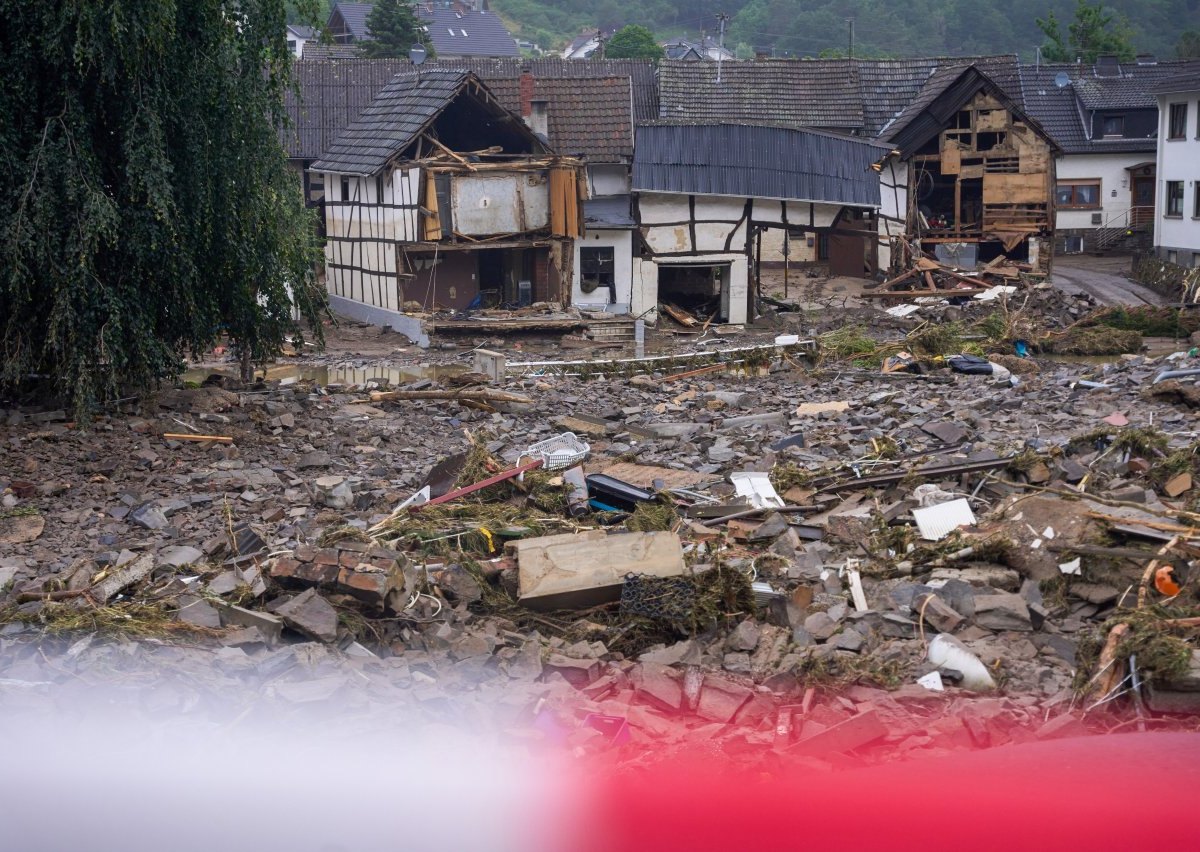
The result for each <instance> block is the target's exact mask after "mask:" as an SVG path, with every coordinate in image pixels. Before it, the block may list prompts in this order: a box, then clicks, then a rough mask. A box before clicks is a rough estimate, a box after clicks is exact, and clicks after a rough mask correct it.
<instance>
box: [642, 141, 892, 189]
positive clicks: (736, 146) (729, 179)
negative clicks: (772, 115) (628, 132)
mask: <svg viewBox="0 0 1200 852" xmlns="http://www.w3.org/2000/svg"><path fill="white" fill-rule="evenodd" d="M888 150H889V148H888V146H887V145H880V144H879V143H876V142H871V141H868V140H866V139H859V138H854V137H850V136H838V135H835V134H832V133H820V132H817V131H813V130H801V129H799V128H795V127H781V126H777V125H776V126H769V125H754V124H741V123H725V124H672V123H667V122H661V123H655V124H645V125H639V126H638V128H637V144H636V146H635V153H634V160H633V188H634V190H637V191H641V192H671V193H687V194H696V195H728V196H736V197H738V198H780V199H793V200H801V201H817V202H828V203H832V204H854V205H862V206H870V207H877V206H879V175H878V173H877V172H875V171H874V169H872V168H871V165H872V164H873V163H875V162H877V161H878V160H880V159H882V158H883V157H884V156H885V155H886V154H887V152H888Z"/></svg>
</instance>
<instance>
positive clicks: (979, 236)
mask: <svg viewBox="0 0 1200 852" xmlns="http://www.w3.org/2000/svg"><path fill="white" fill-rule="evenodd" d="M908 159H909V162H910V172H909V177H908V184H909V206H908V233H909V234H910V235H916V236H918V237H919V238H920V240H921V244H922V248H924V249H925V250H932V249H934V248H935V247H936V246H937V245H939V244H943V245H946V246H947V248H948V250H953V251H954V252H955V253H956V256H961V257H963V258H965V260H964V261H963V263H964V264H966V265H970V261H969V258H970V257H971V256H972V255H973V256H974V257H975V259H976V260H977V261H979V262H983V261H987V260H990V259H991V258H993V257H996V256H998V255H1000V254H1005V255H1008V256H1010V257H1013V258H1014V259H1018V260H1028V261H1029V262H1031V263H1034V264H1035V265H1038V266H1040V267H1041V271H1044V272H1048V271H1049V264H1050V258H1051V257H1052V252H1050V251H1048V250H1043V249H1042V247H1043V243H1045V244H1047V245H1049V243H1050V241H1052V240H1053V236H1054V196H1053V188H1054V174H1055V164H1054V157H1053V156H1052V151H1051V147H1050V144H1049V142H1048V141H1047V139H1046V138H1045V137H1043V136H1042V135H1041V134H1040V133H1038V132H1036V131H1035V130H1034V128H1033V127H1032V126H1031V125H1030V124H1029V123H1028V122H1027V121H1025V120H1023V119H1022V118H1021V117H1018V116H1016V115H1014V114H1013V113H1012V112H1011V111H1010V110H1009V109H1008V108H1006V106H1005V105H1004V104H1003V103H1002V102H1001V101H1000V100H999V99H997V98H996V97H995V96H994V95H992V94H990V93H989V92H987V91H979V92H977V93H976V94H975V95H974V97H973V98H971V100H970V101H968V102H967V103H966V104H965V105H964V106H963V107H962V108H961V109H959V110H958V111H957V112H956V113H954V114H953V115H952V116H951V117H950V119H949V122H948V123H947V124H946V125H943V126H942V129H941V131H940V132H939V133H938V134H937V135H936V136H935V137H933V138H932V139H929V140H928V141H927V142H926V143H925V144H923V145H921V147H920V148H918V149H917V150H916V151H915V152H914V153H912V154H910V155H908ZM964 246H965V247H966V248H967V249H969V251H964V250H963V247H964ZM1035 256H1036V258H1037V260H1036V261H1035V259H1034V258H1035Z"/></svg>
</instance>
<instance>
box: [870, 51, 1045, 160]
mask: <svg viewBox="0 0 1200 852" xmlns="http://www.w3.org/2000/svg"><path fill="white" fill-rule="evenodd" d="M1018 80H1019V78H1018ZM1011 85H1012V84H1011V83H1010V86H1011ZM1017 85H1019V82H1018V84H1017ZM981 88H982V89H984V90H985V91H988V92H989V93H990V94H992V95H993V96H995V97H997V98H998V99H999V100H1000V102H1001V103H1003V104H1004V106H1005V108H1007V109H1008V110H1009V111H1010V112H1012V113H1013V114H1014V115H1015V116H1019V117H1020V118H1021V119H1023V120H1024V121H1025V122H1026V123H1028V124H1029V126H1030V127H1032V128H1033V129H1034V130H1035V131H1036V132H1038V133H1040V134H1042V135H1043V136H1045V137H1046V138H1047V140H1048V141H1049V142H1050V143H1051V145H1052V146H1056V143H1055V142H1054V140H1053V139H1052V138H1050V137H1049V136H1048V135H1047V134H1046V131H1045V130H1044V129H1043V128H1042V126H1041V124H1040V123H1038V121H1037V120H1036V119H1034V118H1031V117H1030V116H1029V115H1028V114H1027V113H1026V112H1025V106H1024V103H1023V101H1022V99H1021V97H1020V96H1019V94H1018V95H1017V96H1015V97H1014V96H1013V95H1012V94H1010V93H1009V92H1008V91H1005V90H1004V89H1003V88H1001V87H1000V86H999V85H998V84H997V83H996V81H995V80H993V79H992V78H991V77H990V76H989V75H988V74H987V73H986V72H985V71H984V70H983V69H982V68H979V67H978V66H976V65H973V64H972V65H966V66H961V65H946V66H943V67H941V68H938V69H937V70H936V71H934V72H933V74H931V75H930V77H929V80H928V82H926V84H925V85H924V86H923V87H922V89H921V91H920V93H919V94H918V95H917V96H916V97H915V98H914V99H913V100H912V102H911V103H910V104H909V105H908V106H907V107H905V108H904V111H903V112H902V113H900V115H899V116H898V117H897V118H896V120H895V121H894V122H892V123H891V124H889V125H887V126H886V127H885V128H884V129H883V132H882V133H880V138H882V139H887V140H889V141H891V142H892V143H893V144H895V145H896V147H897V148H899V149H901V150H902V151H912V150H915V149H916V148H919V147H920V146H921V145H922V144H924V143H925V141H926V140H927V139H928V138H929V137H930V136H931V135H933V134H936V133H939V132H941V130H942V128H944V127H945V126H946V125H947V123H948V122H949V120H950V119H951V118H952V117H953V115H954V113H956V112H957V111H958V110H960V109H962V107H963V106H964V105H965V104H966V103H968V102H969V101H970V100H971V98H973V97H974V96H975V94H976V92H978V91H979V90H980V89H981Z"/></svg>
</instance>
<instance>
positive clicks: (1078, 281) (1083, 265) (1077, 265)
mask: <svg viewBox="0 0 1200 852" xmlns="http://www.w3.org/2000/svg"><path fill="white" fill-rule="evenodd" d="M1128 272H1129V258H1127V257H1089V256H1086V255H1075V256H1070V257H1060V258H1055V259H1054V276H1053V278H1052V279H1051V281H1052V283H1053V284H1054V286H1055V287H1057V288H1058V289H1060V290H1062V291H1063V292H1065V293H1070V294H1076V293H1087V294H1088V295H1089V296H1092V297H1093V298H1094V299H1096V301H1098V302H1100V303H1101V304H1104V305H1163V304H1166V299H1164V298H1163V297H1162V296H1160V295H1159V294H1158V293H1155V292H1154V291H1153V290H1150V289H1149V288H1147V287H1143V286H1142V285H1141V284H1137V283H1135V282H1133V281H1130V280H1129V279H1128V278H1127V277H1125V276H1126V274H1127V273H1128Z"/></svg>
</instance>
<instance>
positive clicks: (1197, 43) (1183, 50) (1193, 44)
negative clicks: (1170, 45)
mask: <svg viewBox="0 0 1200 852" xmlns="http://www.w3.org/2000/svg"><path fill="white" fill-rule="evenodd" d="M1175 58H1176V59H1200V30H1184V31H1183V32H1182V33H1180V34H1179V41H1178V42H1176V44H1175Z"/></svg>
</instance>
